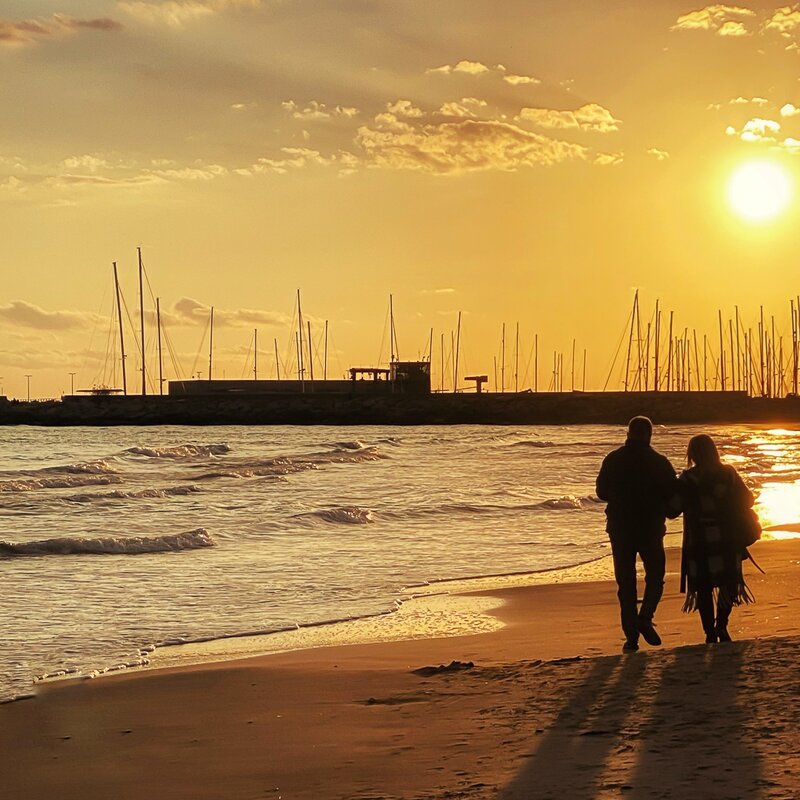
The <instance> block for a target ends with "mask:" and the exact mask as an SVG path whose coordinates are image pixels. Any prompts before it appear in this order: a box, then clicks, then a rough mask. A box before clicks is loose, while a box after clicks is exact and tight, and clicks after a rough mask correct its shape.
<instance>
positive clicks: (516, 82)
mask: <svg viewBox="0 0 800 800" xmlns="http://www.w3.org/2000/svg"><path fill="white" fill-rule="evenodd" d="M503 80H504V81H505V82H506V83H510V84H511V85H512V86H528V85H536V84H539V83H541V81H540V80H539V78H534V77H532V76H530V75H503Z"/></svg>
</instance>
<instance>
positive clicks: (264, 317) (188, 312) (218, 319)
mask: <svg viewBox="0 0 800 800" xmlns="http://www.w3.org/2000/svg"><path fill="white" fill-rule="evenodd" d="M172 314H173V315H174V317H175V319H176V320H179V321H180V322H181V323H183V324H188V325H205V324H206V323H207V322H208V321H209V318H210V315H211V306H208V305H205V304H204V303H201V302H199V301H198V300H194V299H193V298H191V297H181V299H180V300H178V301H177V302H176V303H175V305H174V306H173V307H172ZM289 324H291V319H290V318H289V317H288V316H287V315H286V314H284V313H283V312H281V311H259V310H256V309H252V308H237V309H224V308H216V307H215V308H214V325H220V326H222V327H232V328H236V327H248V326H253V325H267V326H286V325H289Z"/></svg>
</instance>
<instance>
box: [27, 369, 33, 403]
mask: <svg viewBox="0 0 800 800" xmlns="http://www.w3.org/2000/svg"><path fill="white" fill-rule="evenodd" d="M32 377H33V376H32V375H26V376H25V378H26V380H27V381H28V402H29V403H30V401H31V378H32Z"/></svg>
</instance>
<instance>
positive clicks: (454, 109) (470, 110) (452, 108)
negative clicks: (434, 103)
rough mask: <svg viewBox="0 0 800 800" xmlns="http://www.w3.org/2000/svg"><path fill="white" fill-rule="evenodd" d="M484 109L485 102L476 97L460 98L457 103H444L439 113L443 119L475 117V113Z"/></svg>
mask: <svg viewBox="0 0 800 800" xmlns="http://www.w3.org/2000/svg"><path fill="white" fill-rule="evenodd" d="M485 107H486V101H485V100H478V99H477V98H476V97H462V98H461V100H460V101H458V102H455V101H453V102H450V103H444V104H443V105H442V107H441V108H440V109H439V113H440V114H442V115H444V116H445V117H477V116H478V114H477V111H479V110H480V109H481V108H485Z"/></svg>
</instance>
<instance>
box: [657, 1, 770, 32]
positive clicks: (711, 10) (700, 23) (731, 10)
mask: <svg viewBox="0 0 800 800" xmlns="http://www.w3.org/2000/svg"><path fill="white" fill-rule="evenodd" d="M754 16H755V11H752V10H751V9H749V8H743V7H742V6H726V5H711V6H706V7H705V8H701V9H699V10H697V11H690V12H689V13H688V14H683V15H681V16H680V17H678V19H677V20H676V22H675V24H674V25H673V26H672V28H671V30H673V31H677V30H684V31H692V30H695V31H697V30H699V31H710V32H712V33H716V34H717V35H718V36H746V35H747V34H748V30H747V28H746V27H745V24H744V22H742V20H743V19H748V18H749V17H754Z"/></svg>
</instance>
